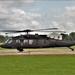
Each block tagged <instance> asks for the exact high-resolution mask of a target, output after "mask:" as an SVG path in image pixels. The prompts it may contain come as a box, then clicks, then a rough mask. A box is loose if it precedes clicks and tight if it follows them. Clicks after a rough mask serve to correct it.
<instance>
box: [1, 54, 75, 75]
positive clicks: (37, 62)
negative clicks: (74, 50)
mask: <svg viewBox="0 0 75 75" xmlns="http://www.w3.org/2000/svg"><path fill="white" fill-rule="evenodd" d="M0 75H75V55H5V56H0Z"/></svg>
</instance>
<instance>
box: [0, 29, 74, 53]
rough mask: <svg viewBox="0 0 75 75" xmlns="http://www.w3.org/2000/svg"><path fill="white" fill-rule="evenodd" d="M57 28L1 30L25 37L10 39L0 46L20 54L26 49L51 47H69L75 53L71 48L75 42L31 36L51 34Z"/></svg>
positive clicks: (43, 36) (45, 36)
mask: <svg viewBox="0 0 75 75" xmlns="http://www.w3.org/2000/svg"><path fill="white" fill-rule="evenodd" d="M53 29H57V28H46V29H36V30H31V29H26V30H0V32H12V33H22V32H25V33H26V34H25V35H19V36H15V37H10V38H9V39H8V40H6V41H5V42H4V43H3V44H1V45H0V47H2V48H16V49H17V50H18V51H19V52H22V51H24V50H23V49H24V48H51V47H68V48H69V49H71V50H72V51H74V49H73V48H71V46H74V45H75V41H65V40H58V39H53V38H50V37H48V36H47V35H39V34H35V35H33V34H29V32H37V31H40V32H50V30H53Z"/></svg>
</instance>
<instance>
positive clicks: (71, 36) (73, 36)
mask: <svg viewBox="0 0 75 75" xmlns="http://www.w3.org/2000/svg"><path fill="white" fill-rule="evenodd" d="M61 35H62V39H63V40H70V41H74V40H75V32H71V33H70V34H61Z"/></svg>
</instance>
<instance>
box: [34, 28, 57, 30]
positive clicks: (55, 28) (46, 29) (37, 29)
mask: <svg viewBox="0 0 75 75" xmlns="http://www.w3.org/2000/svg"><path fill="white" fill-rule="evenodd" d="M54 29H58V28H46V29H36V30H33V31H42V30H54Z"/></svg>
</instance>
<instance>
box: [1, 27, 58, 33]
mask: <svg viewBox="0 0 75 75" xmlns="http://www.w3.org/2000/svg"><path fill="white" fill-rule="evenodd" d="M54 29H57V28H46V29H36V30H30V29H26V30H0V32H12V33H20V32H27V33H28V32H36V31H44V32H46V31H48V30H54Z"/></svg>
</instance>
